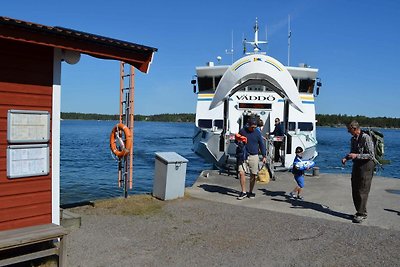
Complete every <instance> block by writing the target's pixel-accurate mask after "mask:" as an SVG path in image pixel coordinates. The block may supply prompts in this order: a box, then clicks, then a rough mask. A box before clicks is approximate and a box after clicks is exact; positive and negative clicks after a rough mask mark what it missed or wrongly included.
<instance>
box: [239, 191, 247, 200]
mask: <svg viewBox="0 0 400 267" xmlns="http://www.w3.org/2000/svg"><path fill="white" fill-rule="evenodd" d="M245 197H247V194H246V192H240V194H239V196H238V197H237V199H238V200H242V199H244V198H245Z"/></svg>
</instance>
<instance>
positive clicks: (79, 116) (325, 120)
mask: <svg viewBox="0 0 400 267" xmlns="http://www.w3.org/2000/svg"><path fill="white" fill-rule="evenodd" d="M61 119H64V120H111V121H117V120H119V115H108V114H96V113H77V112H61ZM134 119H135V121H159V122H194V120H195V114H194V113H172V114H167V113H166V114H157V115H135V116H134ZM316 119H317V126H330V127H342V126H345V125H347V124H348V123H349V122H351V121H352V120H356V121H358V122H359V123H360V125H361V126H362V127H377V128H400V118H388V117H374V118H370V117H366V116H361V115H357V116H349V115H342V114H338V115H326V114H317V115H316Z"/></svg>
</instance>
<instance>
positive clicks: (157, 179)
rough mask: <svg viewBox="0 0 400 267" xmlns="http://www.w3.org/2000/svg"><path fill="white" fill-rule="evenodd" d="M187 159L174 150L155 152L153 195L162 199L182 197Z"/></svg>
mask: <svg viewBox="0 0 400 267" xmlns="http://www.w3.org/2000/svg"><path fill="white" fill-rule="evenodd" d="M187 162H188V160H187V159H185V158H184V157H182V156H181V155H179V154H177V153H175V152H156V160H155V169H154V183H153V196H154V197H156V198H159V199H163V200H170V199H175V198H179V197H183V195H184V192H185V178H186V165H187Z"/></svg>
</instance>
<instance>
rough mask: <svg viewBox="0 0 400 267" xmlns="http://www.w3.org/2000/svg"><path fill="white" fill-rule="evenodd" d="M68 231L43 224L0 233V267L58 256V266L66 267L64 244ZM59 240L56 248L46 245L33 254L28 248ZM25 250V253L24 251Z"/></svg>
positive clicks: (54, 225) (60, 227)
mask: <svg viewBox="0 0 400 267" xmlns="http://www.w3.org/2000/svg"><path fill="white" fill-rule="evenodd" d="M67 234H68V231H67V230H66V229H65V228H63V227H62V226H59V225H56V224H43V225H37V226H31V227H24V228H19V229H13V230H5V231H0V252H2V253H3V254H4V255H5V256H4V255H3V256H2V257H0V266H6V265H10V264H14V263H20V262H24V261H30V260H34V259H38V258H43V257H47V256H51V255H58V266H66V253H65V242H66V235H67ZM58 239H59V240H60V241H59V243H58V246H50V245H47V246H46V247H43V248H41V249H39V250H37V251H35V252H32V250H30V248H29V246H33V245H36V244H40V243H44V244H46V242H48V243H49V244H50V242H49V241H57V240H58ZM23 248H25V251H24V249H23Z"/></svg>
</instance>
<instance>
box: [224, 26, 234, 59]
mask: <svg viewBox="0 0 400 267" xmlns="http://www.w3.org/2000/svg"><path fill="white" fill-rule="evenodd" d="M231 40H232V45H231V50H230V51H228V49H225V54H227V55H231V58H232V59H231V60H232V62H231V64H233V30H232V36H231Z"/></svg>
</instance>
